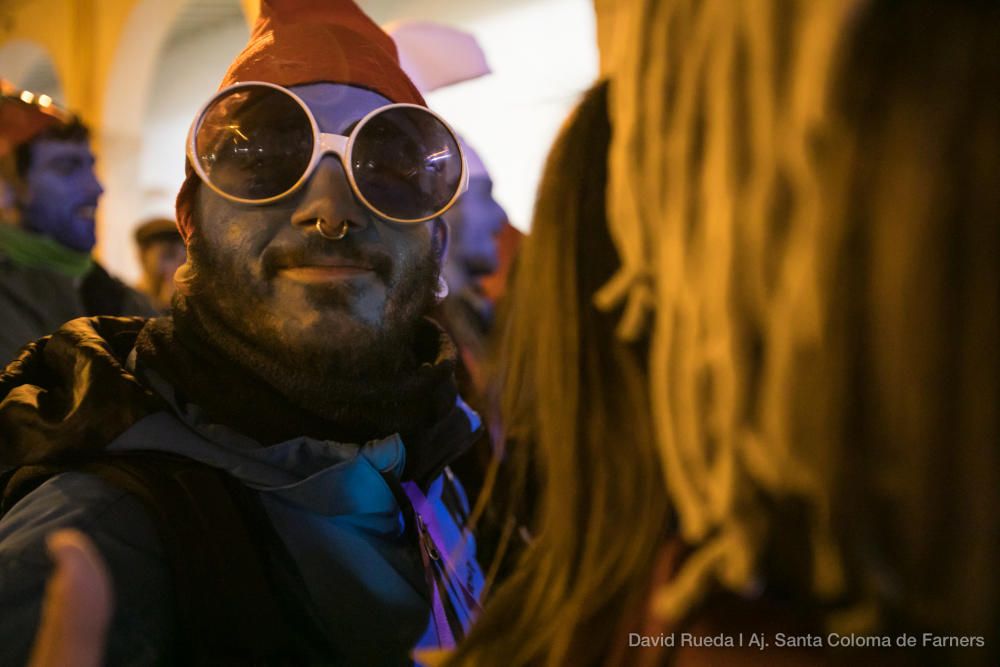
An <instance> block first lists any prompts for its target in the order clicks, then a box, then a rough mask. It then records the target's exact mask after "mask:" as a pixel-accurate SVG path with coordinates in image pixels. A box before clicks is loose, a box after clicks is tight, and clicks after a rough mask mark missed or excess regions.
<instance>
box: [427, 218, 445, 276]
mask: <svg viewBox="0 0 1000 667" xmlns="http://www.w3.org/2000/svg"><path fill="white" fill-rule="evenodd" d="M449 235H450V231H449V229H448V223H447V222H445V221H444V218H434V221H433V226H432V227H431V250H433V251H434V256H435V257H437V260H438V264H440V265H443V264H444V258H445V257H447V255H448V238H449Z"/></svg>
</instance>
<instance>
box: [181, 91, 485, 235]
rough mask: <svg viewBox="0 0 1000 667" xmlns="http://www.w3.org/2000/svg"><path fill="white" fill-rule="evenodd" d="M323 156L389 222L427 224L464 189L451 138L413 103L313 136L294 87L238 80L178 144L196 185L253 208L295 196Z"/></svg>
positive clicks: (463, 171) (315, 129)
mask: <svg viewBox="0 0 1000 667" xmlns="http://www.w3.org/2000/svg"><path fill="white" fill-rule="evenodd" d="M328 153H333V154H335V155H337V156H338V157H339V158H340V161H341V164H342V165H343V167H344V173H345V174H346V175H347V180H348V182H349V183H350V186H351V189H352V190H353V192H354V195H355V196H356V197H357V198H358V200H359V201H360V202H361V203H362V204H363V205H364V206H365V207H366V208H368V209H369V210H370V211H371V212H373V213H374V214H376V215H377V216H379V217H381V218H384V219H386V220H391V221H393V222H403V223H418V222H424V221H426V220H431V219H433V218H436V217H438V216H440V215H441V214H442V213H444V212H445V211H447V210H448V209H449V208H451V206H452V204H454V203H455V201H456V200H457V199H458V198H459V197H460V196H461V195H462V193H463V192H465V190H466V189H467V187H468V181H469V174H468V166H467V165H466V162H465V156H464V155H463V153H462V147H461V142H460V141H459V139H458V135H457V134H455V131H454V130H452V129H451V127H450V126H449V125H448V123H446V122H445V121H444V119H442V118H441V117H440V116H438V115H437V114H436V113H434V112H433V111H431V110H430V109H427V108H426V107H422V106H419V105H416V104H389V105H386V106H383V107H379V108H377V109H374V110H372V111H371V112H370V113H368V114H367V115H365V116H364V117H363V118H362V119H361V120H359V121H358V122H357V123H356V124H355V125H354V127H353V129H351V131H350V134H348V135H346V136H345V135H340V134H330V133H327V132H321V131H320V129H319V125H318V124H317V122H316V117H315V116H314V115H313V113H312V111H310V109H309V107H308V106H307V105H306V103H305V102H304V101H303V100H302V98H300V97H299V96H298V95H296V94H295V93H294V92H293V91H291V90H289V89H287V88H284V87H282V86H279V85H276V84H273V83H267V82H263V81H246V82H241V83H236V84H234V85H232V86H228V87H227V88H224V89H222V90H220V91H219V92H218V93H216V94H215V95H214V96H213V97H212V98H211V99H210V100H209V101H208V102H207V103H206V104H205V105H204V106H203V107H202V109H201V111H199V112H198V115H197V116H195V120H194V122H193V123H192V124H191V129H190V131H189V133H188V141H187V156H188V160H189V162H190V164H191V166H192V167H193V168H194V170H195V173H197V174H198V176H199V178H201V180H202V182H203V183H205V184H206V185H207V186H208V187H210V188H211V189H212V190H213V191H215V192H216V193H218V194H219V195H221V196H222V197H225V198H226V199H229V200H230V201H234V202H239V203H241V204H252V205H264V204H270V203H272V202H275V201H278V200H280V199H283V198H285V197H288V196H289V195H292V194H294V193H295V192H296V191H297V190H298V189H299V188H301V187H302V185H303V184H304V183H306V181H308V180H309V178H310V177H311V176H312V174H313V172H314V171H315V170H316V167H317V166H318V165H319V163H320V160H321V159H322V158H323V156H324V155H327V154H328Z"/></svg>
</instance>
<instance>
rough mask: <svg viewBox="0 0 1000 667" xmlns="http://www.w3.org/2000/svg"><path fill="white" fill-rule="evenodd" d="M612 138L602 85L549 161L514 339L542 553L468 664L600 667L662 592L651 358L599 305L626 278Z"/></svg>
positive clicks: (509, 388) (501, 594) (513, 431)
mask: <svg viewBox="0 0 1000 667" xmlns="http://www.w3.org/2000/svg"><path fill="white" fill-rule="evenodd" d="M610 139H611V129H610V126H609V124H608V118H607V86H606V85H604V84H599V85H597V86H596V87H595V88H594V89H592V90H591V91H589V92H588V93H587V94H586V95H585V96H584V98H583V100H582V102H581V103H580V105H579V107H578V108H577V109H576V111H575V112H574V114H573V115H572V116H571V117H570V118H569V119H568V121H567V122H566V124H565V125H564V127H563V129H562V131H561V133H560V135H559V137H558V139H557V140H556V142H555V145H554V147H553V149H552V152H551V154H550V155H549V158H548V161H547V163H546V167H545V171H544V174H543V177H542V182H541V186H540V188H539V195H538V200H537V202H536V207H535V216H534V222H533V225H532V231H531V234H530V236H529V237H528V238H527V239H526V240H525V242H524V244H523V245H522V249H521V254H520V255H519V257H518V265H517V269H516V272H515V277H514V285H513V289H512V292H511V293H510V301H509V303H508V308H507V314H508V316H507V317H505V318H504V325H503V326H504V329H503V334H502V341H501V353H500V356H501V359H502V360H503V365H502V366H501V368H500V382H501V386H502V388H503V396H502V404H503V405H502V408H503V413H504V428H505V430H506V436H507V440H508V442H509V443H510V447H509V450H508V455H509V456H510V457H511V465H512V468H513V469H514V471H515V472H514V475H513V476H514V482H513V483H514V486H515V490H514V491H513V493H512V494H511V495H512V497H514V498H517V497H518V496H519V495H520V493H521V492H524V491H526V490H527V488H528V486H529V480H533V481H536V482H537V503H538V507H537V508H536V509H537V511H536V513H535V516H534V519H533V520H532V521H531V525H530V530H531V532H532V534H533V539H532V542H531V544H530V546H529V547H528V548H527V550H526V553H525V554H524V555H523V557H522V558H521V560H520V562H519V563H518V567H517V569H516V570H515V571H514V574H513V575H512V576H511V578H510V579H509V580H508V581H506V582H505V583H504V584H503V585H502V586H501V587H500V588H499V589H498V591H497V593H496V595H495V596H493V597H492V598H491V599H489V601H488V603H487V604H488V610H487V611H486V613H485V614H484V616H483V617H482V619H481V620H480V621H479V622H478V623H477V625H475V626H474V628H473V630H472V632H471V635H470V637H469V640H468V642H467V643H466V644H463V645H461V646H460V647H459V649H458V651H457V653H456V656H455V657H454V658H453V663H455V664H459V663H460V664H475V665H488V664H498V665H499V664H504V665H521V664H551V665H564V664H576V665H583V664H589V663H590V662H595V663H596V662H600V659H599V658H600V655H601V652H602V651H603V650H604V648H605V647H606V646H607V644H608V642H609V637H610V636H611V634H612V632H613V631H614V630H615V628H614V627H609V625H608V623H607V619H608V618H618V617H619V616H621V615H622V614H624V613H625V611H626V610H627V609H632V608H635V606H636V604H637V603H639V602H640V601H641V600H642V599H644V598H645V596H646V595H647V593H648V579H649V571H650V568H651V564H652V562H653V559H654V557H655V554H656V551H657V549H658V547H659V546H660V545H661V544H662V542H663V536H664V535H665V534H666V533H667V517H668V513H667V502H666V496H665V493H664V490H663V485H662V481H661V476H660V472H659V469H658V468H657V466H656V464H655V461H656V449H655V444H654V442H653V438H652V435H651V432H650V424H649V404H648V397H647V393H646V376H645V373H644V371H643V366H644V350H645V348H644V347H643V345H642V344H641V343H624V342H620V341H617V340H616V339H615V337H614V326H615V317H614V316H612V315H609V314H606V313H603V312H600V311H599V310H598V309H597V308H596V307H595V306H594V304H593V300H592V297H593V293H594V291H595V290H597V289H598V288H599V287H600V285H601V284H602V283H603V282H604V281H606V280H607V279H608V278H609V277H610V276H611V274H612V273H613V271H614V270H615V269H616V268H617V266H618V258H617V254H616V252H615V250H614V246H613V245H612V243H611V239H610V237H609V236H608V231H607V223H606V217H605V194H604V193H605V187H606V178H607V166H606V162H607V154H608V153H607V151H608V146H609V142H610Z"/></svg>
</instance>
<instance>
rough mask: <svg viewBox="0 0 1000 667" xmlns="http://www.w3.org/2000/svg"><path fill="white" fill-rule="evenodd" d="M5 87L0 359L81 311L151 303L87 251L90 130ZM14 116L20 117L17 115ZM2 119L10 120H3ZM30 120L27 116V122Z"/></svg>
mask: <svg viewBox="0 0 1000 667" xmlns="http://www.w3.org/2000/svg"><path fill="white" fill-rule="evenodd" d="M18 92H20V91H13V90H11V89H9V88H8V89H6V92H5V93H4V95H3V96H2V98H0V118H2V119H3V120H4V121H5V122H4V123H3V124H0V134H2V135H5V141H4V142H0V143H4V144H5V145H7V146H8V147H9V148H10V151H9V152H8V153H7V154H5V155H0V161H2V162H3V167H2V171H3V174H4V179H5V180H6V181H7V184H8V185H9V186H10V188H11V190H12V191H13V194H14V200H15V203H14V208H13V210H11V209H10V208H8V209H7V210H8V215H6V216H5V218H6V221H5V224H2V225H0V318H2V319H3V322H4V326H3V327H0V359H3V360H4V361H5V362H6V361H9V360H11V359H13V358H14V356H15V355H16V353H17V351H18V350H19V349H20V348H21V347H22V346H23V345H25V344H27V343H28V342H30V341H33V340H35V339H36V338H40V337H41V336H44V335H46V334H48V333H51V332H52V331H53V330H54V329H56V328H57V327H59V325H61V324H62V323H63V322H66V321H68V320H71V319H73V318H76V317H80V316H83V315H151V314H153V312H154V311H153V308H152V306H151V304H150V303H149V302H148V301H147V300H146V299H145V297H143V296H142V295H140V294H139V293H138V292H135V291H134V290H132V289H130V288H129V287H127V286H126V285H124V284H123V283H122V282H120V281H119V280H117V279H115V278H113V277H111V276H110V275H109V274H108V272H107V271H105V270H104V268H103V267H102V266H101V265H100V263H98V262H97V261H95V260H94V259H93V258H92V257H91V251H92V250H93V248H94V244H95V243H96V240H97V239H96V230H95V222H94V216H95V214H96V212H97V204H98V201H99V199H100V196H101V193H102V192H103V189H102V188H101V184H100V183H99V182H98V180H97V177H96V175H95V174H94V155H93V153H91V150H90V143H89V138H90V133H89V131H88V129H87V128H86V126H84V125H83V124H82V123H81V122H80V121H79V119H76V118H74V117H72V116H69V115H67V114H64V113H63V114H62V115H60V116H53V115H52V114H51V111H50V110H49V109H47V108H42V107H40V106H39V104H38V103H37V102H33V103H26V102H24V101H23V100H22V99H21V97H20V96H19V95H16V94H15V93H18ZM19 119H20V120H19ZM8 120H10V121H11V122H10V124H7V122H6V121H8ZM28 121H33V122H28Z"/></svg>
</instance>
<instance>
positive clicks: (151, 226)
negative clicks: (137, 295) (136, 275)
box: [135, 218, 187, 312]
mask: <svg viewBox="0 0 1000 667" xmlns="http://www.w3.org/2000/svg"><path fill="white" fill-rule="evenodd" d="M135 245H136V248H137V249H138V251H139V265H140V266H141V267H142V277H141V278H140V280H139V285H138V286H137V289H138V290H139V291H140V292H142V293H143V294H145V295H146V296H147V297H149V300H150V301H152V302H153V305H154V306H156V307H157V308H158V309H160V311H162V312H166V311H167V310H168V309H169V308H170V300H171V299H172V298H173V296H174V290H175V286H174V274H175V273H176V272H177V269H179V268H180V267H181V266H182V265H183V264H184V262H185V261H186V260H187V249H186V248H185V247H184V239H183V238H181V235H180V232H178V231H177V223H176V222H175V221H173V220H171V219H169V218H153V219H151V220H147V221H145V222H144V223H142V224H141V225H139V226H138V227H136V230H135Z"/></svg>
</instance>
